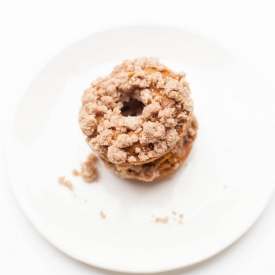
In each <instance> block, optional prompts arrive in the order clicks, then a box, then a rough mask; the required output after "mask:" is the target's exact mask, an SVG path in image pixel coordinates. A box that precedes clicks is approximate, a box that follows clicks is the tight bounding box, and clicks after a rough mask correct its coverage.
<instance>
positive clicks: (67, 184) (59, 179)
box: [58, 177, 73, 190]
mask: <svg viewBox="0 0 275 275" xmlns="http://www.w3.org/2000/svg"><path fill="white" fill-rule="evenodd" d="M58 182H59V183H60V184H62V185H64V186H66V187H68V188H69V189H70V190H73V185H72V183H71V182H70V181H69V180H66V179H65V177H60V178H58Z"/></svg>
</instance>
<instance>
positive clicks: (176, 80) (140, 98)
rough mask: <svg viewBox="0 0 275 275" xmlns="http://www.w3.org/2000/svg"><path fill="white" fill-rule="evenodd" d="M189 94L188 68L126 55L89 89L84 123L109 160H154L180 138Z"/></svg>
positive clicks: (186, 118) (89, 138) (187, 117)
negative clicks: (184, 70)
mask: <svg viewBox="0 0 275 275" xmlns="http://www.w3.org/2000/svg"><path fill="white" fill-rule="evenodd" d="M189 95H190V89H189V86H188V84H187V82H186V80H185V74H184V73H174V72H172V71H171V70H169V69H168V68H167V67H165V66H164V65H162V64H160V63H159V61H158V59H156V58H138V59H135V60H126V61H124V62H123V63H122V64H121V65H119V66H116V67H115V68H114V70H113V72H112V73H111V74H110V75H109V76H107V77H104V78H98V79H97V80H95V81H94V82H92V84H91V87H90V88H89V89H87V90H85V91H84V94H83V97H82V107H81V109H80V113H79V123H80V128H81V130H82V131H83V133H84V134H85V135H86V136H87V142H88V144H89V145H90V147H91V148H92V149H93V150H94V151H95V152H97V153H98V154H99V155H100V156H101V157H102V158H103V159H105V160H107V161H109V162H112V163H114V164H120V165H131V164H144V163H147V162H151V161H153V160H155V159H157V158H160V157H161V156H163V155H165V154H166V153H167V152H169V151H170V150H171V149H172V148H173V147H174V146H175V144H176V143H177V142H178V141H179V140H180V139H181V137H182V135H183V133H184V131H185V129H186V125H187V123H188V121H189V120H190V116H191V113H192V108H193V107H192V100H191V99H190V97H189Z"/></svg>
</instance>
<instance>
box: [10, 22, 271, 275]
mask: <svg viewBox="0 0 275 275" xmlns="http://www.w3.org/2000/svg"><path fill="white" fill-rule="evenodd" d="M140 56H155V57H159V58H160V61H161V62H163V63H165V64H166V65H167V66H168V67H170V68H171V69H173V70H175V71H185V72H186V73H187V80H188V81H189V83H190V87H191V90H192V98H193V99H194V104H195V114H196V115H197V117H198V121H199V133H198V138H197V140H196V142H195V145H194V147H193V150H192V151H191V154H190V156H189V157H188V159H187V161H186V163H185V165H183V166H182V167H181V168H180V169H179V171H177V172H176V173H174V174H173V175H172V177H167V178H165V179H163V180H160V181H157V182H153V183H140V182H133V181H128V180H123V179H120V178H118V177H116V176H115V175H113V174H112V173H111V172H110V171H108V170H107V169H106V168H104V166H103V164H102V163H101V164H100V178H99V180H98V183H93V184H87V183H84V182H83V181H82V180H81V178H79V177H74V176H73V175H72V173H71V171H72V170H73V169H74V168H79V166H80V163H81V161H83V160H85V158H86V156H87V155H88V154H89V152H90V149H89V147H88V146H87V145H86V143H85V141H84V136H83V135H82V133H81V132H80V130H79V127H78V121H77V119H78V110H79V107H80V98H81V95H82V93H83V90H84V89H85V88H87V87H89V84H90V82H91V81H92V80H94V79H95V78H97V77H99V76H104V75H107V74H108V73H109V72H110V71H111V70H112V67H113V66H114V65H115V64H118V63H120V62H122V61H123V60H124V59H130V58H135V57H140ZM272 104H273V101H272V99H271V98H270V95H269V93H268V92H267V91H266V88H265V87H264V86H263V85H262V84H261V82H260V81H259V76H258V73H257V71H256V68H253V67H252V68H250V69H248V67H246V66H245V64H244V63H243V62H242V60H241V59H240V58H239V57H238V56H237V55H235V54H233V53H232V52H230V51H227V50H226V49H224V48H223V47H222V46H220V45H218V44H216V43H215V42H212V41H211V40H208V39H206V38H204V37H202V36H199V35H197V34H194V33H189V32H186V31H184V30H179V29H173V28H169V27H157V26H139V27H124V28H118V29H114V30H110V31H106V32H102V33H98V34H96V35H93V36H91V37H89V38H87V39H84V40H82V41H80V42H78V43H76V44H75V45H73V46H71V47H69V48H67V49H66V50H64V51H63V52H61V53H60V54H59V55H57V56H56V57H54V58H53V59H52V60H51V61H50V62H49V63H48V64H47V65H46V66H45V67H44V69H43V70H42V71H40V72H39V73H38V74H37V76H36V77H35V79H34V80H33V81H32V83H31V84H30V86H29V88H28V89H27V91H25V92H24V94H23V96H22V99H21V100H20V103H19V104H18V105H17V106H16V108H15V109H16V110H15V112H14V116H13V119H12V122H11V123H10V128H9V130H8V135H7V167H8V173H9V177H10V181H11V184H12V187H13V190H14V193H15V195H16V198H17V199H18V201H19V203H20V205H21V207H22V209H23V210H24V212H25V213H26V215H27V216H28V218H29V219H30V220H31V222H32V223H33V224H34V226H35V227H36V228H37V230H38V231H39V232H40V233H41V234H42V235H43V236H44V237H45V238H46V239H48V240H49V241H50V242H51V243H52V244H53V245H55V246H56V247H58V248H59V249H60V250H62V251H63V252H64V253H66V254H68V255H70V256H71V257H73V258H75V259H78V260H80V261H83V262H85V263H88V264H91V265H95V266H98V267H102V268H106V269H110V270H118V271H125V272H126V271H127V272H146V273H149V272H157V271H164V270H170V269H175V268H179V267H183V266H187V265H191V264H194V263H197V262H199V261H202V260H204V259H206V258H209V257H211V256H213V255H214V254H216V253H218V252H219V251H221V250H222V249H224V248H226V247H227V246H229V245H230V244H232V243H233V242H234V241H235V240H237V239H238V238H239V237H240V236H241V235H242V234H243V233H244V232H245V231H246V230H247V229H248V228H249V227H250V226H251V225H252V224H253V222H254V221H255V220H256V219H257V217H258V216H259V215H260V213H261V212H262V211H263V209H264V207H265V205H266V204H267V202H268V200H269V198H270V196H271V194H272V191H273V188H274V177H273V175H274V173H273V171H274V166H275V154H274V149H275V148H274V147H275V143H274V137H275V135H274V123H273V121H272V118H273V117H274V116H273V113H271V112H272V108H271V107H272ZM60 176H65V177H66V178H67V179H69V180H71V182H72V183H73V186H74V190H73V191H70V190H69V189H67V188H66V187H64V186H61V185H59V184H58V183H57V179H58V177H60ZM100 211H103V212H104V213H105V214H106V218H105V219H102V218H101V217H100V215H99V213H100ZM172 211H176V212H177V215H174V214H172ZM181 213H182V214H183V215H184V218H183V223H182V224H180V223H178V220H174V218H175V217H176V219H178V214H181ZM152 215H153V216H154V218H155V217H166V216H168V217H169V222H168V224H161V223H155V222H152V220H154V219H153V218H152Z"/></svg>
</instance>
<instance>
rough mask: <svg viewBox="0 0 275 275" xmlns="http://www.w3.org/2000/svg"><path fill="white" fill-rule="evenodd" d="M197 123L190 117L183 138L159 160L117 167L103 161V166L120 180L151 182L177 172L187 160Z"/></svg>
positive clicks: (117, 165) (195, 134)
mask: <svg viewBox="0 0 275 275" xmlns="http://www.w3.org/2000/svg"><path fill="white" fill-rule="evenodd" d="M197 129H198V123H197V120H196V118H195V117H194V116H192V118H191V120H190V122H189V124H188V126H187V129H186V131H185V133H184V135H183V137H182V138H181V139H180V140H179V141H178V142H177V144H176V145H175V147H174V148H173V149H171V151H170V152H168V153H166V154H165V155H164V156H162V157H161V158H159V159H156V160H154V161H152V162H150V163H145V164H141V165H129V166H124V165H119V164H114V163H111V162H109V161H106V160H103V161H104V164H105V166H106V167H107V168H108V169H110V170H111V171H113V172H114V173H115V174H117V175H118V176H119V177H121V178H125V179H135V180H140V181H153V180H156V179H160V178H163V177H165V176H167V175H168V174H171V173H173V172H174V171H175V170H177V169H178V168H179V167H180V165H181V164H182V163H183V162H184V160H185V159H186V158H187V156H188V154H189V152H190V150H191V148H192V145H193V143H194V140H195V139H196V136H197Z"/></svg>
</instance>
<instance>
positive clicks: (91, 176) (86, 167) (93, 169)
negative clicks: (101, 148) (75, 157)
mask: <svg viewBox="0 0 275 275" xmlns="http://www.w3.org/2000/svg"><path fill="white" fill-rule="evenodd" d="M97 162H98V158H97V157H96V156H95V155H94V154H90V155H89V156H88V157H87V160H86V161H85V162H83V163H82V164H81V173H80V174H81V177H82V179H83V180H84V181H86V182H92V181H93V180H95V179H96V178H97V177H98V171H97Z"/></svg>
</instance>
